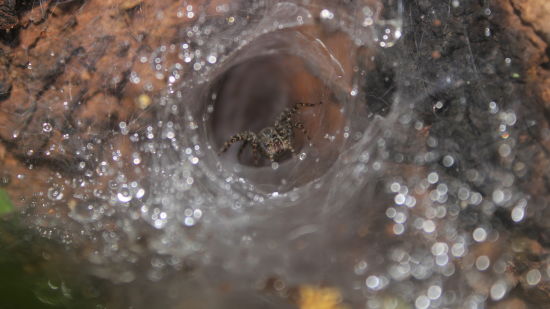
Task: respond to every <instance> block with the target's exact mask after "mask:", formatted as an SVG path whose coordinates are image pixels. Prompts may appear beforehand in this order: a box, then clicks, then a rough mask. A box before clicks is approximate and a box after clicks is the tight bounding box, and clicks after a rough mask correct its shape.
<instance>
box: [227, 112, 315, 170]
mask: <svg viewBox="0 0 550 309" xmlns="http://www.w3.org/2000/svg"><path fill="white" fill-rule="evenodd" d="M319 104H322V102H319ZM315 105H317V104H313V103H296V104H294V106H293V107H292V108H287V109H285V110H284V111H283V112H282V113H281V115H280V116H279V118H277V121H275V124H274V125H273V126H270V127H266V128H263V129H262V130H260V132H259V133H258V134H256V133H254V132H250V131H244V132H240V133H237V134H235V135H233V136H232V137H231V138H230V139H229V140H228V141H227V142H225V143H224V144H223V147H222V148H221V150H220V152H219V153H220V154H221V153H223V152H226V151H227V149H229V147H231V145H233V144H234V143H237V142H239V141H244V143H243V144H242V146H241V148H240V149H239V155H240V154H241V153H242V151H243V150H244V147H246V145H248V144H249V143H250V144H252V152H253V154H254V158H255V162H256V164H257V163H258V155H261V156H263V157H265V158H268V159H269V160H270V161H271V162H275V160H277V159H279V158H280V157H281V155H282V154H284V153H285V152H286V151H290V152H291V153H292V154H296V150H294V147H293V146H292V144H293V141H294V128H298V129H300V130H302V132H303V133H304V136H305V137H306V138H307V139H308V140H311V139H310V137H309V135H308V133H307V130H306V128H305V127H304V124H303V123H301V122H299V121H296V120H294V119H293V116H294V115H295V114H296V112H298V110H299V109H300V108H302V107H311V106H315Z"/></svg>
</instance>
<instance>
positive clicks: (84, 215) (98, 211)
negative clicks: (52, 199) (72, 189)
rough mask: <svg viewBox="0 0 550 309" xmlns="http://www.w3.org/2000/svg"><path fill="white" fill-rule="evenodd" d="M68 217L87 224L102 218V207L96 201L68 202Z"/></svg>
mask: <svg viewBox="0 0 550 309" xmlns="http://www.w3.org/2000/svg"><path fill="white" fill-rule="evenodd" d="M68 204H69V209H70V210H71V211H70V212H69V217H71V218H72V219H74V220H76V221H78V222H80V223H89V222H93V221H96V220H99V219H100V218H101V217H102V216H103V206H102V205H101V204H100V203H98V201H81V202H78V201H76V200H71V201H69V203H68Z"/></svg>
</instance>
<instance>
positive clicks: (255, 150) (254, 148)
mask: <svg viewBox="0 0 550 309" xmlns="http://www.w3.org/2000/svg"><path fill="white" fill-rule="evenodd" d="M252 155H253V156H254V164H255V165H258V163H259V161H260V154H259V153H258V143H257V142H256V141H254V142H252Z"/></svg>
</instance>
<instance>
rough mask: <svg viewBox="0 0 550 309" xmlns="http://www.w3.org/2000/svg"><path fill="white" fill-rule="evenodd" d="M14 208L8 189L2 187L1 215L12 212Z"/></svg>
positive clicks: (0, 199)
mask: <svg viewBox="0 0 550 309" xmlns="http://www.w3.org/2000/svg"><path fill="white" fill-rule="evenodd" d="M13 209H14V207H13V204H12V203H11V200H10V197H9V196H8V193H6V191H4V190H2V189H0V215H4V214H7V213H10V212H12V211H13Z"/></svg>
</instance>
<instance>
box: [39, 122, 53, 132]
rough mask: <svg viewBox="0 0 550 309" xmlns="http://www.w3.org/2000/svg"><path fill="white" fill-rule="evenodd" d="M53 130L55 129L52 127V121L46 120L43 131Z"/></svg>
mask: <svg viewBox="0 0 550 309" xmlns="http://www.w3.org/2000/svg"><path fill="white" fill-rule="evenodd" d="M52 130H53V127H52V125H51V123H49V122H44V123H43V124H42V131H43V132H44V133H50V132H51V131H52Z"/></svg>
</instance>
